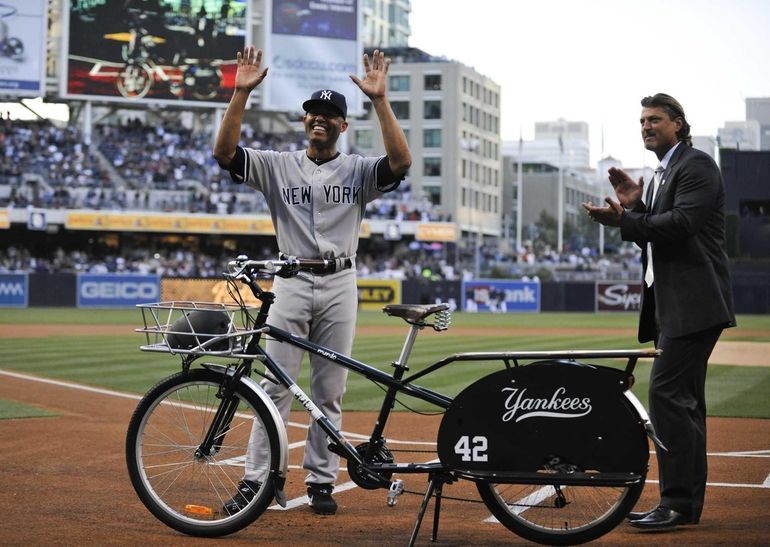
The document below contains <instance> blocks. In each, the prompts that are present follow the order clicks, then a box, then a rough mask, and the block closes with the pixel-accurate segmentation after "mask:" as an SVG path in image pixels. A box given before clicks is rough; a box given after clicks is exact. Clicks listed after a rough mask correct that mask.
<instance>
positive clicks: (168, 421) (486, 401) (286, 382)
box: [126, 257, 659, 545]
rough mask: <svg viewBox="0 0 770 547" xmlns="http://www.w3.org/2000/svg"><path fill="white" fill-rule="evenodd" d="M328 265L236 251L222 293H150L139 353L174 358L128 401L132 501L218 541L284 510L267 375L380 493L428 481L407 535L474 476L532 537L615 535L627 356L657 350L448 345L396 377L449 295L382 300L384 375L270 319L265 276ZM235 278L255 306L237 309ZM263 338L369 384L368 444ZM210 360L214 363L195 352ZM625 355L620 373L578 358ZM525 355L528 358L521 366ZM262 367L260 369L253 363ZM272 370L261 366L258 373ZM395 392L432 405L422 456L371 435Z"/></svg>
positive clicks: (633, 358)
mask: <svg viewBox="0 0 770 547" xmlns="http://www.w3.org/2000/svg"><path fill="white" fill-rule="evenodd" d="M333 268H334V265H333V261H326V260H304V259H296V258H288V259H286V260H248V259H247V258H246V257H239V258H238V259H237V260H235V261H232V262H230V263H229V264H228V273H226V274H225V277H226V279H227V282H228V287H229V291H230V294H231V295H232V297H233V299H234V303H232V304H215V303H196V302H178V301H175V302H160V303H152V304H144V305H140V306H139V307H140V308H141V309H142V315H143V318H144V327H143V328H140V329H137V331H138V332H142V333H144V334H145V335H146V338H147V344H146V345H143V346H141V349H142V350H145V351H155V352H167V353H172V354H177V355H180V356H181V358H182V370H181V371H180V372H178V373H176V374H174V375H172V376H170V377H168V378H166V379H164V380H162V381H161V382H160V383H158V384H157V385H156V386H155V387H153V388H152V389H150V391H149V392H148V393H147V394H146V395H145V396H144V398H143V399H142V400H141V402H140V403H139V405H138V407H137V408H136V410H135V412H134V414H133V416H132V418H131V421H130V424H129V428H128V434H127V439H126V459H127V463H128V471H129V475H130V477H131V482H132V484H133V486H134V488H135V490H136V492H137V494H138V495H139V498H140V499H141V500H142V502H143V503H144V505H145V506H146V507H147V508H148V509H149V510H150V512H152V514H153V515H155V516H156V517H157V518H158V519H160V520H161V521H162V522H164V523H165V524H167V525H168V526H170V527H172V528H174V529H176V530H178V531H180V532H183V533H185V534H190V535H194V536H205V537H217V536H222V535H225V534H230V533H233V532H236V531H238V530H240V529H242V528H244V527H246V526H248V525H249V524H250V523H252V522H253V521H254V520H256V519H257V518H258V517H259V516H260V515H261V514H262V513H263V512H264V511H265V509H266V508H267V507H268V506H269V505H270V503H271V502H272V500H273V499H275V500H276V501H277V502H278V503H279V504H281V505H283V506H285V505H286V496H285V494H284V484H285V481H286V473H287V467H288V464H287V461H288V442H287V435H286V429H285V425H284V423H283V421H282V419H281V417H280V415H279V413H278V411H277V409H276V407H275V405H274V404H273V402H272V401H271V399H270V398H269V397H268V396H267V394H266V393H265V391H264V390H263V389H262V388H261V387H260V385H259V384H258V383H257V382H256V381H255V380H254V379H253V378H252V374H258V375H260V376H263V377H265V378H271V379H272V381H274V382H277V383H279V384H281V385H283V386H284V387H286V388H287V389H288V390H290V391H291V393H292V394H293V395H294V397H295V398H296V400H297V401H299V402H300V403H301V405H302V406H303V407H304V408H305V409H306V410H307V411H308V412H309V413H310V414H311V416H312V419H313V420H315V422H316V423H317V424H318V425H319V426H320V427H321V428H322V429H323V431H324V432H325V433H326V434H327V435H328V438H329V448H330V450H331V451H333V452H334V453H336V454H339V455H340V456H341V457H342V458H344V459H345V460H347V470H348V472H349V474H350V477H351V479H352V480H353V481H354V482H355V483H356V484H357V485H358V486H360V487H361V488H365V489H376V488H383V489H386V490H388V495H387V503H388V505H391V506H392V505H395V504H396V502H397V500H398V497H399V496H400V495H401V493H402V492H403V491H404V485H403V479H400V478H395V476H396V475H399V476H406V475H413V474H418V473H419V474H425V475H427V477H428V487H427V490H426V492H425V495H424V498H423V501H422V504H421V506H420V510H419V513H418V516H417V519H416V522H415V525H414V528H413V530H412V534H411V537H410V541H409V544H410V545H412V544H413V543H414V541H415V540H416V537H417V534H418V531H419V528H420V525H421V523H422V520H423V517H424V515H425V511H426V509H427V507H428V505H429V503H430V500H431V499H435V501H434V522H433V539H434V540H435V539H436V536H437V530H438V522H439V515H440V507H441V498H442V488H443V486H444V485H445V484H448V483H451V482H454V481H457V480H461V479H462V480H468V481H471V482H473V483H474V484H475V486H476V488H477V490H478V492H479V494H480V496H481V499H482V500H483V502H484V503H485V504H486V505H487V507H488V508H489V510H490V511H491V512H492V514H493V515H494V516H495V517H496V518H497V519H498V520H499V521H500V522H501V523H502V524H503V525H505V526H506V527H507V528H509V529H510V530H511V531H513V532H514V533H516V534H518V535H520V536H522V537H524V538H526V539H529V540H532V541H536V542H540V543H545V544H552V545H566V544H576V543H583V542H586V541H590V540H592V539H595V538H597V537H599V536H601V535H603V534H605V533H607V532H609V531H610V530H612V529H613V528H614V527H615V526H616V525H617V524H618V523H620V522H621V520H622V519H623V518H624V516H625V515H626V514H627V513H628V512H629V511H630V510H631V508H632V507H633V506H634V504H635V503H636V501H637V500H638V498H639V495H640V494H641V492H642V489H643V487H644V482H645V477H646V474H647V468H648V458H649V447H648V440H647V438H648V436H649V437H651V438H652V439H653V440H654V441H655V442H659V441H657V439H655V435H654V432H653V431H652V427H651V425H650V422H649V419H648V417H647V413H646V411H645V410H644V408H643V406H642V405H641V403H640V402H639V400H638V399H637V398H636V397H635V396H634V395H633V393H632V392H631V391H630V387H631V385H632V384H633V369H634V366H635V365H636V362H637V360H638V359H639V358H649V357H654V356H655V355H656V351H655V350H617V351H615V350H601V351H543V352H540V351H529V352H481V353H479V352H475V353H458V354H454V355H450V356H448V357H446V358H444V359H442V360H440V361H437V362H435V363H434V364H431V365H429V366H427V367H425V368H423V369H422V370H420V371H418V372H414V373H411V374H408V371H409V368H408V360H409V356H410V353H411V350H412V347H413V345H414V343H415V339H416V337H417V334H418V332H419V331H420V330H422V329H424V328H427V327H432V328H433V329H434V330H436V331H445V330H447V329H448V327H449V324H450V322H451V317H450V314H449V311H448V306H447V305H446V304H439V305H409V304H404V305H388V306H385V307H384V308H383V310H384V312H385V313H387V314H388V315H391V316H394V317H400V318H401V319H403V320H404V321H406V322H407V323H408V324H409V330H408V333H407V335H406V339H405V341H404V345H403V347H402V349H401V354H400V356H399V358H398V360H397V361H395V362H393V363H392V365H393V370H392V373H391V374H388V373H386V372H382V371H380V370H378V369H377V368H375V367H373V366H370V365H368V364H366V363H363V362H361V361H357V360H355V359H353V358H351V357H349V356H346V355H341V354H339V353H337V352H335V351H332V350H330V349H328V348H324V347H321V346H318V345H316V344H314V343H312V342H310V341H308V340H306V339H303V338H300V337H297V336H295V335H293V334H292V333H290V332H286V331H284V330H281V329H278V328H276V327H274V326H271V325H270V323H269V312H270V307H271V305H272V303H273V301H274V298H275V296H274V294H273V293H272V292H270V291H269V290H265V289H264V288H262V287H261V286H260V284H261V283H262V280H263V279H265V278H266V277H270V276H273V275H295V274H297V272H310V273H312V274H324V273H327V272H329V271H333ZM239 282H241V283H243V284H245V285H246V286H248V287H249V288H250V289H251V292H252V294H253V295H254V296H255V297H256V298H257V299H258V300H259V301H260V302H261V306H259V307H258V308H257V307H256V306H251V305H248V304H247V303H246V302H245V301H244V299H243V298H242V297H241V294H240V292H239V291H238V288H239ZM263 336H270V337H272V338H275V339H277V340H280V341H282V342H284V343H287V344H291V345H294V346H297V347H299V348H302V349H304V350H306V351H308V352H313V353H316V354H318V355H322V356H323V357H325V358H326V359H328V360H330V361H333V362H334V363H336V364H338V365H339V366H343V367H346V368H348V369H349V370H351V371H353V372H355V373H358V374H361V375H363V376H365V377H366V378H368V379H369V380H371V381H372V382H375V383H376V384H378V385H380V386H381V387H382V388H383V390H384V392H385V395H384V398H383V401H382V405H381V407H380V410H379V413H378V415H377V418H376V421H375V423H374V427H373V429H372V432H371V435H370V436H369V438H368V440H367V441H366V442H364V443H361V444H358V445H357V446H354V445H353V444H351V443H350V442H349V441H348V440H346V439H345V437H344V435H343V434H342V433H341V432H340V431H339V430H338V429H337V428H336V427H335V426H334V425H333V424H332V423H331V421H330V420H329V419H328V418H327V417H326V416H325V415H324V414H323V413H322V412H321V411H320V410H319V408H318V407H317V406H316V404H315V403H314V402H313V401H312V400H311V398H310V397H309V396H308V395H307V394H306V393H305V392H304V391H303V390H302V389H301V388H300V387H299V386H298V385H297V384H296V383H295V382H294V381H292V380H291V378H289V377H288V376H287V374H286V373H285V372H284V371H283V369H282V368H281V366H280V365H279V364H278V363H276V362H275V361H274V360H273V359H272V357H271V356H270V355H269V354H268V353H266V351H265V349H264V348H263V346H262V345H260V341H261V340H262V338H263ZM202 357H208V358H212V357H220V358H226V359H224V361H225V362H224V363H216V362H201V363H200V366H199V367H192V365H193V362H195V361H197V360H199V358H202ZM618 358H623V359H627V365H626V367H625V370H620V369H616V368H611V367H607V366H598V365H594V364H587V363H584V362H582V361H579V360H584V359H618ZM468 361H473V362H482V361H494V362H499V363H500V370H499V371H497V372H494V373H492V374H489V375H487V376H485V377H482V378H480V379H478V380H477V381H475V382H473V383H471V384H470V385H469V386H468V387H467V388H465V389H464V390H462V391H461V392H460V393H459V394H458V395H457V396H456V397H454V398H452V397H448V396H446V395H443V394H441V393H438V392H436V391H433V390H431V389H427V388H425V387H421V386H419V385H417V384H416V383H415V381H417V380H418V379H420V378H423V377H425V376H427V375H428V374H432V373H435V372H437V371H439V370H441V369H443V368H444V367H446V366H448V365H452V364H456V363H462V362H468ZM524 361H526V362H527V364H524V363H523V362H524ZM255 362H261V363H262V364H263V365H264V369H265V371H264V372H262V371H261V370H257V368H261V367H255V366H254V365H255ZM268 373H269V374H268ZM399 394H406V395H409V396H411V397H415V398H417V399H419V400H422V401H426V402H428V403H431V404H432V405H434V406H435V407H436V408H437V409H438V410H440V411H443V413H444V415H443V418H442V420H441V423H440V426H439V431H438V439H437V452H438V461H436V462H435V463H415V462H408V463H403V462H396V461H395V459H394V456H393V453H392V452H391V451H390V450H389V449H388V447H387V445H386V441H385V438H384V437H383V433H384V430H385V427H386V424H387V422H388V418H389V416H390V414H391V412H392V410H393V408H394V406H395V403H396V396H397V395H399ZM246 468H249V469H251V470H260V472H261V473H262V476H263V479H262V480H261V481H258V482H254V483H253V489H254V491H253V494H254V496H253V498H252V499H251V501H250V502H249V504H248V505H247V506H246V507H245V508H244V509H242V510H241V511H238V512H236V513H234V514H230V513H229V512H228V510H227V509H226V508H225V502H226V501H227V500H228V499H229V498H230V496H231V495H232V494H233V493H234V492H235V491H236V488H237V485H238V483H239V481H240V480H241V479H242V477H243V475H244V471H245V469H246Z"/></svg>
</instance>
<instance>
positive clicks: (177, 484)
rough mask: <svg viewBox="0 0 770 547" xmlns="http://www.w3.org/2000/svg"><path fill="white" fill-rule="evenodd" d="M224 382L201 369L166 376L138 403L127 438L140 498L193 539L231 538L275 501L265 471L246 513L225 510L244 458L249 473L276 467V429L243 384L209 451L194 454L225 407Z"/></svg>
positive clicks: (269, 476) (269, 475)
mask: <svg viewBox="0 0 770 547" xmlns="http://www.w3.org/2000/svg"><path fill="white" fill-rule="evenodd" d="M223 378H224V377H223V375H222V374H219V373H216V372H213V371H209V370H199V369H196V370H191V371H189V372H186V373H185V372H180V373H178V374H175V375H173V376H170V377H169V378H166V379H165V380H163V381H161V382H160V383H158V384H157V385H156V386H155V387H153V388H152V389H151V390H150V391H149V392H148V393H147V395H145V396H144V398H143V399H142V400H141V402H140V403H139V406H138V407H137V408H136V410H135V411H134V414H133V416H132V417H131V421H130V423H129V427H128V433H127V436H126V462H127V465H128V473H129V476H130V477H131V483H132V484H133V486H134V489H135V490H136V493H137V494H138V496H139V498H140V499H141V500H142V502H143V503H144V505H145V506H146V507H147V508H148V509H149V510H150V512H151V513H152V514H153V515H155V517H157V518H158V519H159V520H160V521H162V522H163V523H165V524H166V525H168V526H170V527H172V528H174V529H175V530H178V531H180V532H183V533H185V534H189V535H193V536H203V537H218V536H223V535H226V534H231V533H233V532H236V531H238V530H240V529H242V528H244V527H246V526H248V525H249V524H251V523H252V522H253V521H254V520H256V519H257V518H258V517H259V515H261V514H262V513H263V512H264V510H265V509H266V508H267V507H268V505H269V504H270V501H271V500H272V498H273V492H274V483H273V481H274V477H273V474H272V473H270V472H266V473H265V478H264V480H262V481H260V483H259V487H258V489H257V491H256V492H255V495H254V497H253V499H252V500H251V501H250V502H249V503H248V505H247V506H246V507H245V508H243V509H242V510H241V511H239V512H237V513H235V514H229V513H228V511H227V510H226V509H225V508H224V504H225V502H227V501H228V500H229V499H230V497H231V496H233V495H234V494H235V493H236V492H237V491H238V490H237V489H238V482H239V481H240V480H241V479H242V478H243V476H244V472H245V469H246V465H247V460H248V465H249V467H250V468H251V467H252V466H253V467H254V468H256V469H264V470H266V471H267V470H275V469H277V468H278V465H279V457H280V456H279V452H280V451H279V441H278V430H277V428H276V424H275V423H274V421H272V418H271V414H270V412H269V410H268V408H267V407H266V406H265V404H264V403H263V402H262V400H260V399H259V397H258V396H256V395H255V394H254V393H253V392H252V391H251V390H250V389H248V388H247V387H246V386H244V385H238V386H237V388H236V390H235V397H236V399H237V408H236V409H235V414H234V415H233V417H232V420H231V421H230V423H229V427H228V428H227V429H226V430H225V431H224V432H223V434H222V435H219V436H218V437H217V439H218V441H217V444H216V445H215V446H214V447H213V448H212V450H211V453H209V454H208V455H200V454H198V453H196V451H197V450H198V447H199V446H200V444H201V443H202V442H203V439H204V438H205V436H206V433H207V431H208V430H209V428H210V426H211V423H212V420H213V418H214V415H215V414H216V411H217V408H218V407H219V405H220V404H221V402H222V400H221V398H219V397H218V392H219V391H220V386H221V383H222V380H223ZM257 442H259V444H260V446H255V443H257Z"/></svg>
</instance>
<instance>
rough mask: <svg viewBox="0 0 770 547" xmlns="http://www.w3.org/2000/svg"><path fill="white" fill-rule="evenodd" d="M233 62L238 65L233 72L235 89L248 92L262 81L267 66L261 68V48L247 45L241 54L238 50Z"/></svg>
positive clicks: (265, 74)
mask: <svg viewBox="0 0 770 547" xmlns="http://www.w3.org/2000/svg"><path fill="white" fill-rule="evenodd" d="M235 62H236V63H237V65H238V69H237V70H236V72H235V89H241V90H245V91H249V92H250V91H251V90H252V89H254V88H255V87H257V86H258V85H259V84H260V83H262V80H264V79H265V76H267V68H268V67H265V68H264V69H262V68H261V66H262V50H261V49H256V48H255V47H254V46H248V47H247V48H246V49H244V50H243V54H241V52H240V51H239V52H238V54H237V55H236V58H235Z"/></svg>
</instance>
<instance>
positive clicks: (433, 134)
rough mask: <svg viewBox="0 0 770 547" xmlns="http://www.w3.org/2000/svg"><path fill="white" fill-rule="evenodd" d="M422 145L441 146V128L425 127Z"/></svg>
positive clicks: (429, 146)
mask: <svg viewBox="0 0 770 547" xmlns="http://www.w3.org/2000/svg"><path fill="white" fill-rule="evenodd" d="M422 145H423V146H424V147H425V148H441V129H423V131H422Z"/></svg>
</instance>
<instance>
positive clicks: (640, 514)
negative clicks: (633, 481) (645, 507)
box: [626, 507, 658, 521]
mask: <svg viewBox="0 0 770 547" xmlns="http://www.w3.org/2000/svg"><path fill="white" fill-rule="evenodd" d="M657 509H658V508H657V507H653V508H652V509H650V510H649V511H631V512H630V513H629V514H627V515H626V519H627V520H630V521H634V520H642V519H643V518H644V517H646V516H647V515H649V514H650V513H652V512H653V511H656V510H657Z"/></svg>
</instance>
